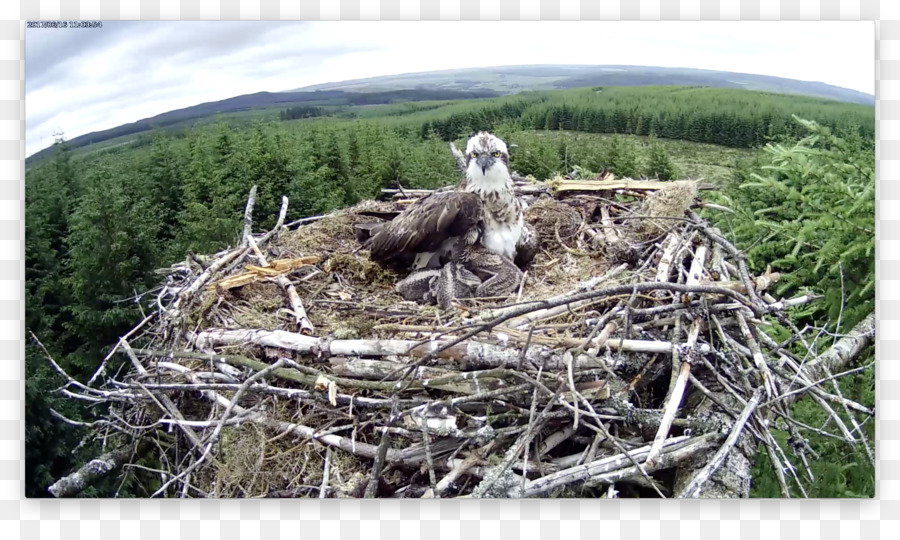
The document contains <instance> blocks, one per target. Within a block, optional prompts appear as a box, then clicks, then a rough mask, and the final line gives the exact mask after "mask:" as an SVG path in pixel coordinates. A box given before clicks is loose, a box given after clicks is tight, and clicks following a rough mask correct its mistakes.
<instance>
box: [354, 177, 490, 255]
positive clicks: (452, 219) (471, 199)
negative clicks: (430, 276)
mask: <svg viewBox="0 0 900 540" xmlns="http://www.w3.org/2000/svg"><path fill="white" fill-rule="evenodd" d="M482 217H483V203H482V201H481V199H480V198H479V197H478V195H476V194H474V193H465V192H460V191H447V192H440V193H433V194H431V195H428V196H427V197H423V198H422V199H420V200H418V201H416V202H415V203H414V204H412V205H411V206H410V207H409V208H407V209H406V210H404V211H403V212H402V213H401V214H400V215H399V216H397V217H396V218H394V219H393V220H391V221H388V222H386V223H382V224H379V225H378V226H376V227H374V228H373V229H371V231H370V234H371V238H370V240H369V241H368V243H367V244H366V247H368V248H369V252H370V255H369V256H370V257H371V258H372V260H373V261H377V262H383V263H390V262H399V261H400V260H403V259H410V258H415V259H416V260H415V263H414V266H415V267H416V268H436V267H439V266H440V265H441V261H440V259H441V257H444V256H446V255H448V254H450V253H451V252H452V251H453V250H454V249H456V248H457V245H458V244H459V245H460V246H459V247H462V245H461V244H460V243H465V242H466V239H467V238H468V239H469V241H470V242H471V241H473V240H474V238H475V235H477V227H478V224H479V223H480V222H481V220H482Z"/></svg>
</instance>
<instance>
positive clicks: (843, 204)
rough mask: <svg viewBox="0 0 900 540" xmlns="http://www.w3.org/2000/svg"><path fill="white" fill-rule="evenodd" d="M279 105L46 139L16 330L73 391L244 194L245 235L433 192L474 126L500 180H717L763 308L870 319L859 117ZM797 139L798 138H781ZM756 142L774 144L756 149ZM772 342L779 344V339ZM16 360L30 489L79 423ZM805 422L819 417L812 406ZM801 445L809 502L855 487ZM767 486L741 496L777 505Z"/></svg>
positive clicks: (860, 465)
mask: <svg viewBox="0 0 900 540" xmlns="http://www.w3.org/2000/svg"><path fill="white" fill-rule="evenodd" d="M283 111H284V108H278V107H270V108H263V109H257V110H249V111H240V112H232V113H226V114H218V115H208V116H205V117H203V118H200V119H187V120H183V121H179V122H175V123H171V124H169V125H166V126H165V127H164V128H159V129H155V130H152V131H149V132H143V133H133V134H129V135H124V136H119V137H113V138H110V139H108V140H104V141H103V142H100V143H97V144H91V145H86V146H82V147H80V148H78V149H76V150H74V151H73V150H70V149H69V148H68V147H67V145H66V144H65V143H64V142H61V143H60V144H59V145H57V147H56V148H55V152H53V153H52V155H49V154H48V155H46V156H45V157H44V158H42V159H39V160H37V161H36V162H34V163H32V164H30V166H29V168H28V170H27V171H26V216H27V219H26V306H27V309H26V328H27V330H28V331H30V332H34V333H35V335H37V336H38V337H39V338H40V339H41V340H42V341H43V343H44V344H45V345H47V347H48V349H49V350H50V352H51V353H52V354H53V355H54V357H55V358H56V360H57V361H59V362H60V363H61V364H62V365H63V366H64V367H65V368H66V369H67V370H68V372H69V373H71V374H73V375H75V376H76V377H79V378H81V379H84V378H86V376H88V374H90V373H92V372H93V371H94V370H95V369H96V367H97V365H98V361H99V359H101V358H103V356H104V355H105V353H106V351H108V347H109V346H110V344H112V343H115V342H116V341H117V339H118V337H119V336H120V335H122V334H123V333H124V332H126V331H127V330H129V329H130V328H131V327H132V326H133V324H134V323H135V321H136V320H140V318H141V312H140V306H139V305H137V304H135V303H134V302H133V301H125V300H126V299H129V298H133V297H134V296H135V295H136V294H137V293H140V292H143V291H148V290H152V289H154V288H155V287H156V286H157V285H158V283H157V281H158V279H159V276H158V275H157V274H156V273H154V270H155V269H157V268H160V267H164V266H168V265H170V264H172V263H174V262H176V261H181V260H184V258H185V257H186V256H187V255H188V253H189V252H193V253H211V252H214V251H216V250H218V249H221V248H224V247H226V246H228V245H232V244H234V242H235V241H236V240H237V239H238V238H239V234H240V231H239V227H240V223H241V216H242V214H243V210H244V204H245V202H246V196H247V192H248V191H249V189H250V186H252V185H257V186H259V193H258V197H257V202H256V206H255V211H254V223H255V225H256V226H257V228H260V229H265V228H269V227H272V226H273V225H274V221H275V217H276V215H277V213H278V208H279V206H280V201H281V197H282V196H283V195H286V196H288V197H289V199H290V210H289V215H288V220H292V219H297V218H301V217H305V216H309V215H315V214H320V213H323V212H327V211H330V210H333V209H336V208H341V207H345V206H347V205H351V204H354V203H356V202H358V201H359V200H362V199H367V198H372V197H375V196H376V195H378V194H379V192H380V190H381V189H382V188H385V187H396V186H397V185H402V186H403V187H410V188H435V187H439V186H442V185H447V184H450V183H452V182H455V181H457V180H458V178H459V173H458V171H457V169H456V166H455V163H454V160H453V158H452V157H451V155H450V153H449V151H448V148H447V141H450V140H454V141H457V142H463V141H464V140H465V139H466V138H467V137H468V136H469V135H470V134H471V133H472V132H473V131H475V130H479V129H488V130H493V131H494V132H496V133H497V134H498V135H500V136H501V137H503V138H505V139H506V140H507V141H508V142H510V143H514V144H515V145H517V146H516V147H515V148H513V149H512V150H511V165H512V168H513V169H515V170H517V171H519V172H521V173H522V174H530V175H534V176H535V177H536V178H539V179H545V178H550V177H552V176H554V175H555V174H566V173H569V172H571V171H573V170H575V169H576V168H578V169H580V170H582V171H593V172H599V171H601V170H604V169H607V170H611V171H612V172H614V173H615V174H617V175H619V176H631V177H642V176H643V177H649V178H655V177H659V178H661V179H665V178H683V177H691V178H704V179H706V181H709V182H712V183H715V184H717V185H718V186H719V187H720V193H719V194H718V195H710V196H711V197H715V198H716V200H717V202H721V203H722V204H725V205H726V206H730V207H732V208H733V209H735V211H736V213H735V214H734V215H721V214H709V217H710V218H711V219H714V220H716V225H718V226H720V227H721V229H722V230H723V231H724V232H725V233H726V235H727V236H729V238H730V239H731V240H732V241H734V242H735V243H736V244H737V245H738V246H741V247H742V248H743V249H746V250H747V255H748V258H749V260H750V263H751V266H752V267H753V269H754V271H761V270H762V269H764V267H765V264H769V263H771V264H773V265H774V266H775V269H776V270H779V271H782V272H783V273H784V274H785V275H786V276H787V277H786V278H785V279H784V280H783V282H782V283H780V284H779V287H780V289H779V290H778V291H777V293H778V294H779V295H790V294H795V293H797V292H799V291H803V290H807V289H812V290H815V291H817V292H821V293H823V294H824V295H825V296H826V300H825V301H824V302H822V303H820V304H818V305H817V306H815V307H810V308H809V309H807V310H804V311H798V312H797V313H796V314H794V317H796V322H797V324H801V325H802V324H809V325H813V326H822V327H825V326H827V325H830V326H828V328H830V329H831V330H832V331H833V330H835V327H834V326H833V325H831V322H830V321H835V320H836V319H837V315H838V313H839V312H840V313H841V314H842V316H843V326H841V328H840V330H846V329H847V328H849V327H850V326H849V325H852V324H854V323H855V322H856V321H858V320H860V319H861V318H863V317H865V315H866V314H867V313H868V310H870V308H872V306H874V289H873V286H874V285H873V284H874V257H873V254H872V250H873V249H874V235H872V236H871V237H870V236H868V235H867V234H865V231H868V230H869V229H870V228H871V229H872V230H874V109H873V107H869V106H864V105H854V104H847V103H841V102H836V101H830V100H825V99H819V98H808V97H799V96H793V95H779V94H771V93H764V92H751V91H743V90H730V89H715V88H696V87H642V88H628V87H603V88H588V89H574V90H560V91H550V92H534V93H522V94H517V95H514V96H506V97H500V98H490V99H472V100H450V101H447V100H440V101H417V102H408V103H393V104H387V105H369V106H340V105H335V106H324V109H323V111H322V114H324V116H318V117H315V118H305V119H296V120H280V118H281V114H280V113H282V112H283ZM792 115H796V116H798V117H800V118H804V119H808V120H815V121H816V122H818V124H819V125H820V126H826V127H827V128H828V130H829V131H823V128H821V127H817V126H812V127H810V126H808V125H804V124H803V123H801V122H799V121H797V120H795V119H794V118H792ZM811 133H812V134H815V136H816V138H815V139H807V140H804V141H803V142H802V143H801V144H799V145H798V141H800V140H801V139H802V138H804V137H807V136H808V135H810V134H811ZM832 133H833V135H832ZM768 143H773V144H774V145H775V146H769V147H768V148H764V147H765V146H766V145H767V144H768ZM777 145H781V146H777ZM751 184H752V185H751ZM150 296H152V295H150ZM844 299H846V300H847V301H848V302H847V303H848V308H847V309H846V310H842V309H841V308H842V306H843V302H844ZM144 300H145V301H146V302H150V301H152V300H153V299H152V298H150V297H145V298H144ZM150 309H152V307H150ZM776 326H777V325H776ZM773 333H774V334H776V336H775V337H776V338H777V337H778V336H777V328H775V329H773ZM26 353H27V354H26V356H27V360H26V371H27V375H28V378H27V381H28V382H27V384H26V401H27V407H26V411H27V413H26V414H27V438H28V441H29V442H28V444H27V446H26V462H27V463H26V474H27V488H26V490H27V493H28V494H30V495H43V494H44V490H45V488H46V485H47V483H48V481H49V480H50V479H51V478H55V477H58V476H60V473H61V471H66V470H68V468H69V467H71V466H72V464H73V463H76V462H77V461H78V459H76V458H77V457H80V456H74V455H73V454H72V453H71V452H70V449H72V448H76V447H77V446H78V439H79V435H80V432H78V431H77V430H75V429H73V428H72V427H71V426H67V425H65V424H62V423H60V422H58V421H57V420H55V419H54V418H53V417H52V416H51V414H50V413H49V408H50V407H53V408H56V409H57V410H61V411H63V412H65V413H68V415H69V416H72V417H82V418H89V413H87V412H86V411H85V410H84V409H80V408H79V407H78V406H77V405H75V404H72V403H70V402H68V401H65V400H61V399H60V398H59V397H58V396H56V395H53V394H51V393H50V392H49V391H50V390H51V389H53V388H56V387H57V386H59V384H58V383H59V381H58V380H57V379H56V377H55V375H53V374H52V373H50V371H49V368H48V367H47V364H46V362H45V360H44V358H43V355H42V353H41V351H40V350H39V349H37V348H36V347H35V345H34V343H33V342H31V341H29V342H28V344H27V348H26ZM870 371H871V370H870ZM872 377H873V376H872V373H870V372H866V373H862V374H860V375H858V376H856V377H854V378H850V379H847V380H846V381H844V383H843V384H845V386H846V389H845V392H846V394H845V395H847V397H850V398H851V399H858V400H861V401H862V402H863V403H866V404H868V405H871V404H872V401H873V399H874V391H873V389H874V379H873V378H872ZM803 404H804V402H802V401H801V402H799V403H798V407H800V408H801V409H800V410H801V412H800V413H798V414H804V413H803V412H802V407H803ZM806 414H807V415H808V416H809V417H810V418H809V422H813V421H816V420H818V418H817V417H815V412H814V411H807V413H806ZM873 425H874V422H870V423H869V424H868V426H867V428H866V429H867V434H868V435H869V436H870V437H871V436H872V433H873V430H872V429H869V428H872V427H873ZM811 440H813V443H814V444H815V445H817V446H816V448H818V449H819V450H820V451H821V453H822V455H823V460H822V461H821V463H817V464H816V467H818V469H817V471H818V472H820V473H821V474H819V476H821V477H823V478H825V479H826V480H822V481H820V482H818V483H816V484H815V486H814V489H813V488H812V487H811V488H810V491H813V492H815V493H819V496H867V495H870V494H871V493H872V492H873V490H874V487H873V486H874V484H873V482H871V477H872V471H873V469H872V468H871V467H869V465H868V462H867V461H865V459H864V458H860V456H859V455H856V454H852V453H845V452H842V451H841V450H840V448H838V447H837V446H835V445H833V444H832V443H831V442H830V441H819V440H818V439H815V437H811ZM829 444H831V446H829ZM94 450H96V449H95V448H92V447H88V448H83V449H82V451H83V452H84V453H85V455H90V454H91V452H93V451H94ZM765 470H767V469H765ZM847 471H851V472H852V474H851V473H847ZM760 474H761V475H762V476H761V478H764V477H765V474H766V473H764V472H763V473H760ZM765 478H766V479H764V480H760V482H759V484H758V485H755V486H754V489H755V491H754V494H755V495H760V496H778V489H777V486H775V487H774V488H773V486H774V485H775V484H773V483H772V482H773V481H772V479H771V478H768V477H765Z"/></svg>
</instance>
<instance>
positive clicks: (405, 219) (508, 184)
mask: <svg viewBox="0 0 900 540" xmlns="http://www.w3.org/2000/svg"><path fill="white" fill-rule="evenodd" d="M465 159H466V171H465V172H466V176H465V179H463V181H462V182H461V183H460V184H459V185H458V186H456V188H455V189H453V190H450V191H441V192H436V193H433V194H431V195H428V196H426V197H423V198H422V199H420V200H418V201H416V202H415V203H413V204H412V205H410V206H409V208H407V209H406V210H404V211H403V212H402V213H401V214H400V215H398V216H397V217H396V218H394V219H393V220H392V221H389V222H387V223H382V224H378V225H377V226H375V227H373V228H371V229H370V231H369V232H370V234H371V237H370V239H369V241H368V242H367V244H366V247H368V248H369V250H370V257H371V258H372V260H374V261H377V262H381V263H398V262H409V261H411V262H412V266H413V268H414V269H417V270H418V269H427V268H430V269H434V268H440V267H442V266H443V265H444V263H446V262H447V261H448V260H456V259H457V258H458V257H459V256H460V255H461V254H462V252H463V250H464V249H466V247H467V246H472V245H474V244H475V243H478V244H480V245H481V246H483V247H484V248H486V249H487V250H488V251H489V252H492V253H495V254H497V255H500V256H502V257H505V258H507V259H509V260H516V261H517V262H518V263H519V264H524V263H527V262H528V260H527V259H530V258H531V256H533V255H534V253H533V251H532V248H531V246H530V242H531V240H536V239H533V238H531V237H532V235H531V234H528V233H527V232H526V230H525V219H524V210H525V203H524V202H523V201H521V200H520V199H519V198H518V197H517V196H516V193H515V187H514V185H513V181H512V177H511V176H510V172H509V150H508V149H507V147H506V143H505V142H503V140H501V139H500V138H498V137H496V136H495V135H493V134H491V133H487V132H484V131H482V132H479V133H477V134H475V135H474V136H473V137H472V138H470V139H469V141H468V143H466V155H465ZM523 232H524V233H525V234H523ZM523 240H525V241H526V244H528V245H527V246H526V244H523ZM523 247H528V249H520V248H523ZM517 255H519V257H517ZM517 259H518V260H517Z"/></svg>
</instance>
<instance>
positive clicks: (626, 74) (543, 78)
mask: <svg viewBox="0 0 900 540" xmlns="http://www.w3.org/2000/svg"><path fill="white" fill-rule="evenodd" d="M673 85H678V86H682V85H685V86H713V87H719V88H743V89H745V90H761V91H765V92H779V93H785V94H800V95H806V96H815V97H821V98H828V99H835V100H838V101H846V102H850V103H859V104H863V105H873V106H874V105H875V96H873V95H871V94H866V93H863V92H858V91H856V90H850V89H847V88H841V87H838V86H833V85H830V84H825V83H821V82H813V81H798V80H794V79H785V78H782V77H770V76H767V75H752V74H748V73H733V72H729V71H712V70H706V69H690V68H664V67H646V66H616V65H609V66H606V65H603V66H575V65H571V66H570V65H540V66H501V67H490V68H472V69H455V70H446V71H429V72H425V73H407V74H404V75H390V76H385V77H374V78H370V79H356V80H349V81H340V82H334V83H326V84H317V85H313V86H307V87H304V88H298V89H296V90H292V91H291V92H296V91H314V90H319V91H321V90H344V91H347V92H384V91H389V90H399V89H412V88H416V89H444V90H467V91H477V90H489V91H494V92H500V93H504V94H510V93H516V92H521V91H526V90H557V89H564V88H576V87H583V86H673Z"/></svg>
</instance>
